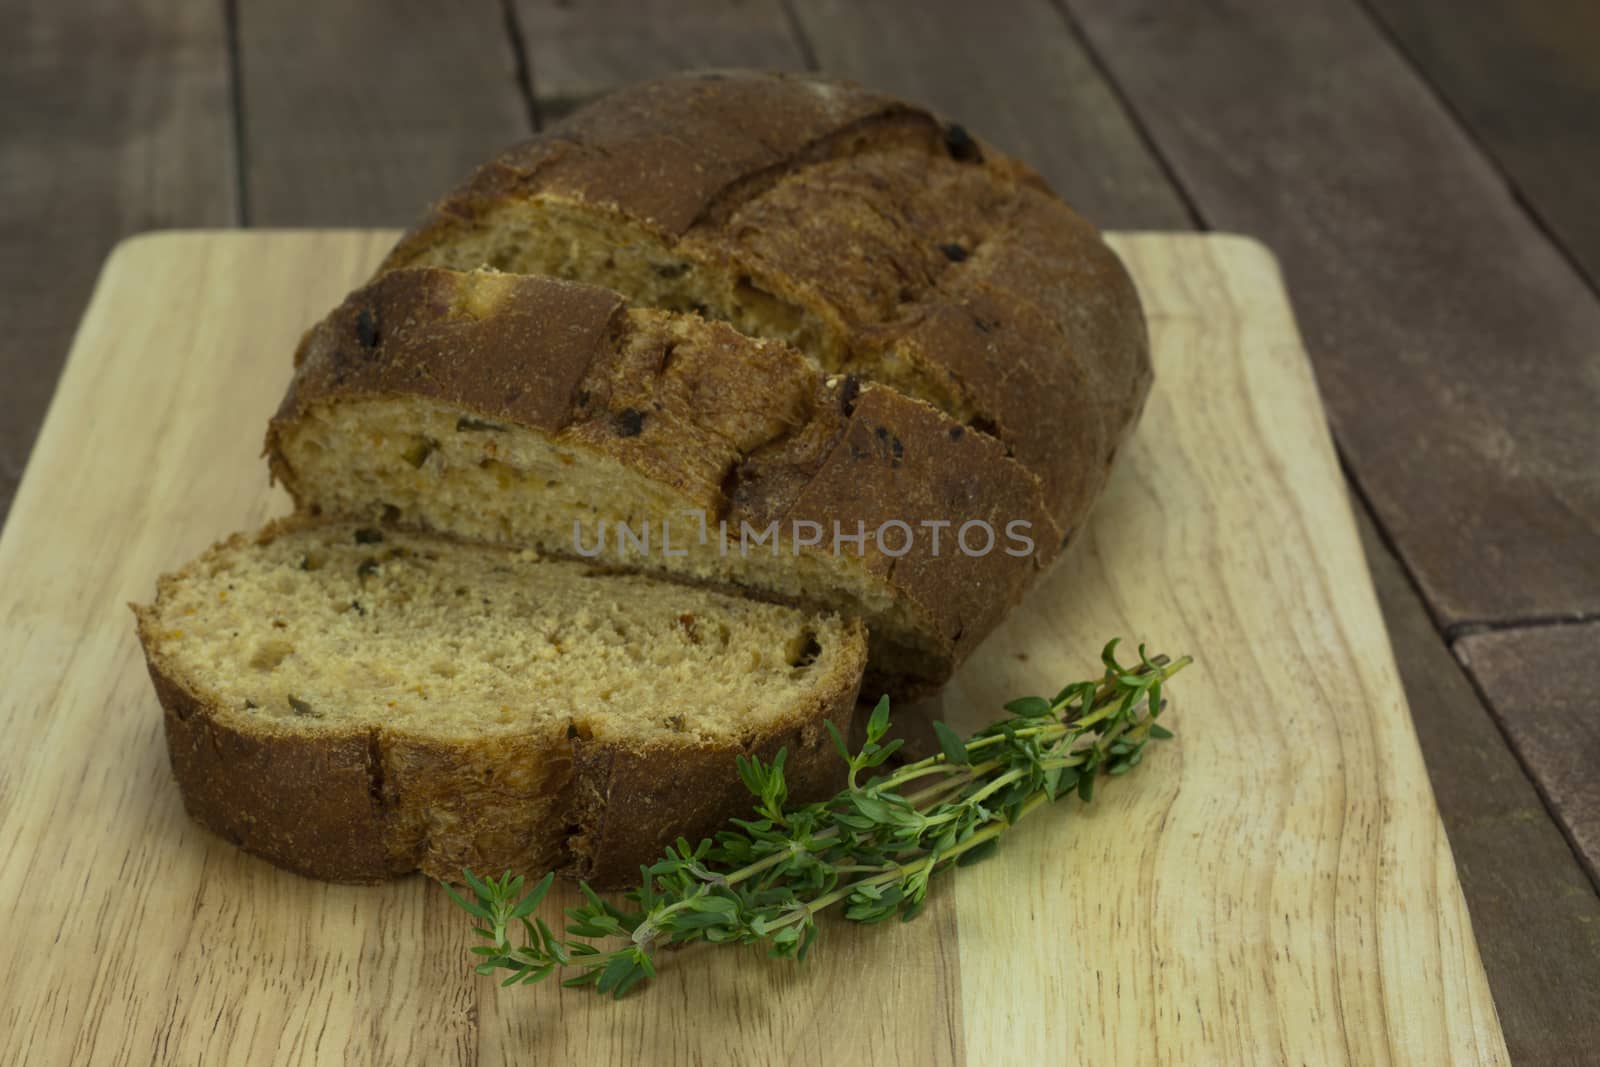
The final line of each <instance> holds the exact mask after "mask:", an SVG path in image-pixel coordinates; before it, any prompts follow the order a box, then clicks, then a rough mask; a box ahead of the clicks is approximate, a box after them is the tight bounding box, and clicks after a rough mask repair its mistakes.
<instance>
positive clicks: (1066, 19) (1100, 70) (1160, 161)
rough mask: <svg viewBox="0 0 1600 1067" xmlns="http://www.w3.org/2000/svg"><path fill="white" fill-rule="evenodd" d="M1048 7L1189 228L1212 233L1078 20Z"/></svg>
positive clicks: (1058, 4)
mask: <svg viewBox="0 0 1600 1067" xmlns="http://www.w3.org/2000/svg"><path fill="white" fill-rule="evenodd" d="M1049 4H1050V6H1051V7H1052V8H1054V9H1055V12H1056V14H1057V15H1058V16H1060V18H1061V22H1062V24H1063V25H1064V26H1065V27H1066V29H1067V33H1069V34H1070V35H1071V36H1072V39H1073V40H1074V41H1076V42H1077V44H1078V47H1079V48H1081V49H1082V50H1083V54H1084V56H1085V57H1086V58H1087V59H1088V60H1089V66H1090V67H1092V68H1093V69H1094V72H1095V73H1096V74H1098V75H1099V76H1100V80H1101V81H1103V82H1105V84H1106V89H1107V90H1108V91H1109V92H1110V93H1111V98H1112V99H1113V100H1115V101H1116V102H1117V106H1118V107H1119V108H1120V109H1121V110H1122V115H1123V117H1124V118H1125V119H1127V122H1128V125H1129V127H1131V128H1132V130H1133V132H1134V136H1136V137H1138V138H1139V141H1140V143H1141V144H1143V145H1144V148H1145V151H1147V152H1149V153H1150V158H1151V160H1152V161H1154V163H1155V165H1156V169H1157V170H1158V171H1160V173H1161V176H1162V177H1163V178H1165V179H1166V180H1167V184H1169V185H1171V186H1172V194H1173V195H1174V196H1176V197H1177V198H1178V204H1179V205H1180V206H1181V207H1182V208H1183V210H1184V212H1185V213H1186V214H1187V215H1188V216H1189V224H1190V225H1191V226H1192V227H1193V228H1194V229H1195V230H1197V231H1199V232H1201V233H1214V232H1216V231H1215V229H1214V228H1213V227H1212V226H1211V224H1210V223H1208V222H1207V221H1206V218H1205V215H1204V213H1203V212H1201V210H1200V205H1199V204H1197V203H1195V200H1194V197H1193V196H1192V195H1191V194H1190V192H1189V189H1188V187H1187V186H1185V185H1184V184H1183V180H1182V179H1181V178H1179V177H1178V172H1177V170H1176V169H1175V168H1174V167H1173V165H1172V161H1171V160H1169V159H1168V158H1167V157H1166V155H1165V154H1164V153H1162V151H1161V146H1160V145H1158V144H1157V143H1156V139H1155V136H1154V135H1153V134H1152V133H1151V132H1150V128H1149V127H1148V126H1147V125H1146V124H1145V121H1144V119H1143V118H1142V117H1140V115H1139V111H1138V109H1137V108H1135V107H1134V106H1133V101H1132V100H1130V99H1128V94H1127V93H1126V92H1125V91H1124V90H1123V88H1122V83H1120V82H1118V81H1117V79H1116V78H1115V77H1113V76H1112V73H1111V68H1110V66H1108V65H1107V63H1106V61H1105V57H1104V56H1102V55H1101V54H1100V50H1099V49H1097V48H1095V46H1094V42H1093V41H1091V40H1089V35H1088V34H1086V33H1084V32H1083V27H1082V26H1080V25H1078V20H1077V19H1075V18H1073V17H1072V12H1071V11H1069V10H1067V5H1066V3H1065V0H1049ZM1091 221H1093V220H1091Z"/></svg>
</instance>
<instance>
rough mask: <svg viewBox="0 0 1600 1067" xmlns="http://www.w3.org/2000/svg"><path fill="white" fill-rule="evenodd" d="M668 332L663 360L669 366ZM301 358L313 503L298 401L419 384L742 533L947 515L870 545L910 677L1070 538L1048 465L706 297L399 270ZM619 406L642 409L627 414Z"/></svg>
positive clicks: (1023, 584)
mask: <svg viewBox="0 0 1600 1067" xmlns="http://www.w3.org/2000/svg"><path fill="white" fill-rule="evenodd" d="M464 308H471V309H472V311H471V312H470V313H468V312H466V311H463V310H462V309H464ZM668 346H671V347H672V349H673V352H674V358H673V362H672V369H671V371H670V372H660V371H658V370H657V367H658V366H659V364H660V361H661V358H660V356H659V353H660V352H662V351H663V350H664V349H665V348H666V347H668ZM297 362H298V365H299V366H298V370H297V372H296V375H295V378H294V380H293V382H292V383H291V385H290V388H289V391H288V394H287V395H286V396H285V397H284V400H283V403H282V405H281V407H280V408H279V411H278V414H277V415H276V416H275V417H274V419H273V421H272V424H271V426H270V427H269V430H268V434H267V444H266V448H267V452H268V455H269V458H270V463H271V466H272V470H273V473H274V476H275V477H276V478H277V479H278V480H280V481H281V482H282V483H283V484H284V486H285V487H286V488H287V489H288V490H289V492H290V494H291V495H292V496H294V498H295V500H296V502H297V504H299V505H300V506H301V507H302V508H305V507H308V506H310V505H311V503H312V502H313V496H314V494H313V492H312V490H311V489H310V488H309V487H307V486H305V485H303V484H302V482H301V479H300V478H299V476H298V474H297V472H296V471H295V469H294V467H293V465H292V463H291V462H290V459H289V456H288V454H287V451H286V449H285V446H284V440H285V437H286V435H288V434H289V433H291V432H292V430H293V428H294V427H295V426H296V424H297V422H298V420H299V419H300V418H301V417H302V416H304V415H305V413H306V412H308V411H309V410H311V409H312V408H314V407H318V406H325V405H333V404H339V403H348V402H359V401H362V400H370V399H376V398H386V397H397V396H398V397H404V396H414V397H428V398H432V399H436V400H440V401H444V402H446V403H448V404H450V405H452V406H453V407H455V408H459V409H460V410H462V411H463V412H464V413H466V414H469V415H472V416H475V417H477V418H481V419H485V420H489V421H492V422H495V423H498V424H505V425H515V426H517V427H519V428H523V429H527V430H532V431H535V432H539V433H544V434H547V435H550V436H552V437H556V438H557V439H559V440H560V442H561V443H562V446H563V447H565V448H570V449H575V450H578V449H581V450H587V451H591V452H594V453H599V454H602V455H605V456H608V457H610V458H611V459H613V460H616V461H618V462H620V463H622V464H624V465H627V466H629V467H632V468H633V469H635V470H637V471H639V472H640V473H641V474H643V475H644V476H646V477H648V478H651V479H654V480H656V481H659V482H664V483H666V484H669V485H672V486H673V487H674V488H675V489H677V490H678V491H679V493H680V494H681V495H682V497H683V499H684V500H685V502H686V506H691V507H699V508H701V509H703V511H704V513H705V514H707V515H708V517H709V518H710V520H711V521H713V522H714V521H716V520H718V519H726V520H727V522H728V527H729V529H731V530H734V531H736V532H737V531H738V530H739V529H740V523H741V522H745V521H748V522H750V524H751V525H752V526H753V527H755V528H757V529H761V528H764V527H765V526H766V525H767V523H769V522H771V521H773V520H777V521H778V522H779V524H780V528H783V529H791V528H794V526H795V524H800V523H815V524H818V526H820V528H821V529H822V530H823V531H824V536H825V537H827V538H830V539H831V536H832V530H833V523H835V522H837V523H839V525H840V528H841V530H842V531H843V532H844V533H846V534H851V533H853V532H855V531H856V530H857V529H858V528H864V529H865V530H868V531H872V530H877V529H878V528H879V526H880V524H882V523H884V522H886V521H889V520H899V521H901V522H904V523H907V524H909V526H911V527H912V528H913V529H915V530H921V529H922V527H921V526H920V524H921V523H923V522H925V521H926V522H939V521H945V522H951V523H953V524H955V525H952V526H951V527H950V528H949V529H948V530H947V531H946V533H945V534H944V535H943V540H942V543H941V544H939V545H938V546H935V544H934V539H933V537H932V536H929V535H927V534H922V535H919V536H918V537H917V538H916V539H915V541H914V542H913V546H912V549H911V551H910V552H909V554H907V555H905V556H902V557H892V556H889V555H885V554H883V553H881V552H879V551H878V549H877V546H876V545H868V546H867V547H866V549H865V555H864V557H863V559H862V562H861V564H860V565H861V566H862V567H864V568H865V569H866V570H867V571H868V572H870V573H872V574H874V575H878V576H881V577H882V578H883V579H884V580H885V581H886V582H887V583H888V584H889V586H890V587H891V588H892V589H893V590H894V592H895V594H896V596H898V597H900V598H901V599H902V600H903V601H904V602H905V603H906V604H907V605H908V606H909V607H910V609H911V610H912V612H913V613H914V615H915V616H916V617H917V618H919V619H920V620H921V626H922V627H923V631H924V633H923V637H924V642H925V648H924V650H923V651H924V652H925V656H926V662H925V663H924V664H923V665H922V668H921V669H920V670H919V671H918V672H917V675H916V676H914V677H913V676H909V675H905V674H901V673H888V674H886V675H884V676H882V677H875V679H874V680H875V682H878V683H882V684H884V685H885V686H886V687H887V688H890V689H892V690H893V691H894V692H895V693H896V694H897V695H899V696H904V695H907V694H909V693H912V692H914V691H916V690H918V689H921V688H925V687H926V686H927V685H928V684H930V683H931V684H937V683H939V682H942V681H943V680H944V679H945V678H946V677H948V675H949V674H950V673H951V672H952V671H953V670H954V668H955V667H956V666H957V665H959V664H960V662H961V661H962V660H963V659H964V658H965V657H966V656H967V655H968V654H969V653H970V652H971V650H972V649H973V648H975V647H977V645H978V643H979V642H981V641H982V639H983V638H984V637H985V636H986V635H987V634H988V633H989V632H990V631H991V630H992V629H993V628H994V627H995V626H996V625H998V624H999V622H1000V620H1001V619H1002V618H1003V617H1004V615H1005V613H1006V612H1007V611H1009V610H1010V608H1011V607H1012V606H1013V605H1014V604H1016V603H1017V602H1018V601H1019V600H1020V599H1021V598H1022V596H1023V594H1024V593H1025V592H1026V591H1027V589H1028V588H1029V587H1030V586H1031V585H1032V583H1033V581H1034V580H1035V578H1036V577H1037V575H1038V574H1039V572H1040V571H1041V570H1042V569H1043V568H1045V567H1047V566H1048V565H1049V564H1050V563H1051V562H1052V561H1053V560H1054V559H1055V557H1056V555H1057V553H1058V552H1059V550H1060V548H1061V544H1062V540H1063V536H1062V533H1063V532H1062V531H1061V530H1060V528H1059V527H1058V526H1057V525H1056V524H1055V522H1054V520H1053V518H1052V517H1051V516H1050V514H1049V512H1048V509H1047V508H1046V506H1045V503H1044V498H1043V493H1042V489H1041V487H1040V485H1039V483H1038V480H1037V479H1036V478H1035V477H1034V476H1033V475H1032V474H1031V473H1029V472H1028V471H1027V470H1026V469H1024V468H1023V467H1022V466H1021V465H1020V464H1018V463H1017V462H1015V461H1014V460H1013V459H1011V458H1009V457H1008V456H1007V455H1006V454H1005V449H1004V447H1003V446H1002V445H1001V444H1000V443H999V442H998V441H996V440H994V439H993V438H991V437H988V436H987V435H984V434H981V433H974V432H971V431H969V430H968V429H967V428H966V427H964V426H962V424H960V423H959V422H956V421H954V420H952V419H950V418H949V417H948V416H946V415H944V414H942V413H940V412H939V411H937V410H935V409H934V408H932V407H930V406H929V405H927V404H925V403H922V402H920V401H917V400H913V399H911V398H909V397H906V396H903V395H901V394H900V393H898V392H896V391H894V390H892V389H889V388H887V387H883V386H867V387H861V386H860V384H859V383H857V382H855V381H854V380H852V379H841V378H832V379H826V380H825V379H824V378H823V376H822V375H820V374H819V373H817V372H816V371H815V370H813V369H812V368H810V367H809V365H807V364H806V363H805V362H804V361H803V360H801V359H800V358H799V356H798V355H796V354H795V353H793V352H792V351H791V350H789V349H787V348H785V347H784V346H782V345H781V344H778V343H776V342H761V341H753V340H751V339H749V338H746V337H743V336H741V335H740V334H738V333H737V332H736V331H734V330H733V329H731V328H730V327H728V326H726V325H723V324H721V323H709V322H705V321H703V320H700V319H699V318H697V317H695V316H690V315H673V314H669V313H665V312H653V311H627V310H625V309H624V308H623V307H622V305H621V303H620V300H619V299H618V298H616V296H615V295H614V294H612V293H610V292H609V291H607V290H602V289H596V288H594V287H590V286H582V285H577V284H574V283H570V282H561V281H555V280H552V279H547V278H540V277H531V276H523V275H502V274H494V273H483V272H475V273H460V272H455V271H447V270H442V269H437V268H425V269H416V270H398V271H392V272H389V273H387V274H384V275H381V276H380V277H379V278H378V279H377V280H375V281H374V282H372V283H371V284H369V285H367V286H366V287H365V288H362V289H359V290H357V291H356V292H354V293H352V294H351V295H350V296H349V298H347V299H346V301H345V302H344V304H343V305H341V306H340V307H339V308H337V309H335V310H334V311H333V312H332V313H331V314H330V315H329V316H328V317H327V318H326V319H324V320H323V322H321V323H320V324H318V325H317V326H316V327H314V328H313V329H312V330H311V331H309V332H308V333H307V335H306V338H305V340H304V341H303V342H302V344H301V348H300V353H299V355H298V357H297ZM535 383H536V384H537V386H538V387H537V388H534V387H533V385H534V384H535ZM558 401H559V402H558ZM625 412H643V413H645V414H643V415H642V416H640V421H639V422H638V424H636V425H630V424H628V423H627V421H626V420H624V419H623V418H622V417H621V416H622V415H623V413H625ZM977 519H981V520H984V521H986V522H989V523H990V524H991V526H992V527H993V528H994V529H995V530H996V531H997V532H998V533H999V534H1001V535H1002V536H1003V534H1004V531H1005V529H1006V526H1007V524H1008V523H1010V522H1012V521H1024V522H1027V523H1028V524H1029V527H1028V529H1029V530H1030V531H1031V533H1030V535H1029V536H1030V537H1031V539H1032V540H1033V542H1034V546H1035V547H1034V551H1033V553H1032V554H1030V555H1021V556H1015V555H1010V554H1008V553H1006V552H1005V551H1004V550H1003V548H996V550H994V551H990V552H988V553H986V554H983V555H967V554H966V553H964V552H962V551H960V549H959V547H958V545H957V543H956V540H955V538H956V536H957V526H958V525H959V524H960V523H963V522H966V521H970V520H977ZM858 524H859V527H858ZM807 529H815V527H807ZM846 550H847V551H855V549H853V548H851V547H849V545H848V544H847V545H846Z"/></svg>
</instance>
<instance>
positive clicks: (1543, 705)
mask: <svg viewBox="0 0 1600 1067" xmlns="http://www.w3.org/2000/svg"><path fill="white" fill-rule="evenodd" d="M1455 648H1456V654H1457V655H1458V656H1460V657H1461V662H1462V663H1464V664H1466V666H1467V669H1468V670H1469V671H1471V672H1472V676H1473V678H1475V679H1477V682H1478V685H1479V686H1480V687H1482V689H1483V693H1484V696H1486V697H1487V698H1488V699H1489V701H1490V703H1491V704H1492V705H1493V707H1494V709H1495V715H1496V717H1497V718H1498V719H1499V720H1500V725H1501V726H1502V727H1503V728H1504V729H1505V732H1506V735H1507V736H1508V737H1510V738H1511V744H1512V746H1513V747H1514V748H1515V749H1516V751H1517V755H1518V756H1520V757H1521V758H1522V762H1523V763H1524V764H1525V765H1526V766H1527V767H1528V768H1529V770H1530V771H1531V772H1532V773H1533V775H1534V778H1535V780H1536V781H1537V782H1538V783H1539V788H1540V789H1541V790H1542V791H1543V792H1544V795H1545V798H1546V799H1547V800H1548V801H1549V804H1550V808H1551V810H1552V811H1554V812H1555V815H1556V818H1557V819H1559V820H1560V822H1561V826H1562V828H1563V829H1564V830H1565V831H1566V834H1567V836H1568V837H1569V838H1570V839H1571V841H1572V844H1573V847H1574V848H1575V849H1576V850H1577V852H1578V855H1579V856H1580V857H1581V858H1582V860H1583V863H1584V865H1585V867H1587V869H1588V872H1589V877H1590V878H1591V879H1593V880H1594V884H1595V885H1596V886H1600V776H1597V775H1596V773H1595V768H1597V767H1600V716H1597V715H1596V714H1595V711H1596V707H1597V702H1596V696H1595V694H1597V693H1600V660H1597V659H1596V655H1595V654H1596V652H1600V622H1590V623H1583V624H1581V625H1576V626H1539V627H1529V628H1526V629H1516V630H1500V631H1490V632H1487V633H1476V634H1468V635H1467V636H1465V637H1463V638H1461V639H1460V640H1459V641H1457V642H1456V645H1455ZM1595 948H1596V958H1600V931H1597V932H1596V935H1595ZM1592 1003H1600V996H1597V997H1596V999H1595V1000H1594V1001H1593V1002H1592Z"/></svg>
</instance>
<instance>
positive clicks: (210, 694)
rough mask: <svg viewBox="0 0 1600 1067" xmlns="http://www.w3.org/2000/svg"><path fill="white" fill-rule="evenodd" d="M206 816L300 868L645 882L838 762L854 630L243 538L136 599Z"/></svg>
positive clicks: (709, 595)
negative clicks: (742, 771) (781, 784)
mask: <svg viewBox="0 0 1600 1067" xmlns="http://www.w3.org/2000/svg"><path fill="white" fill-rule="evenodd" d="M136 611H137V614H138V624H139V635H140V638H141V639H142V641H143V642H144V647H145V654H146V656H147V658H148V662H149V667H150V675H151V677H152V678H153V679H154V681H155V687H156V692H157V693H158V694H159V696H160V698H161V703H162V705H163V706H164V708H165V711H166V726H167V738H168V743H169V748H170V751H171V756H172V767H173V770H174V772H175V773H176V775H177V779H178V784H179V786H180V787H181V789H182V791H183V796H184V802H185V804H186V805H187V807H188V810H189V812H190V813H191V814H192V815H193V816H194V817H195V818H196V819H198V820H199V821H200V822H201V823H203V824H204V825H206V826H208V827H210V828H211V829H213V830H215V831H216V832H217V833H219V834H221V835H222V836H224V837H226V838H228V839H229V840H232V841H234V842H236V843H238V844H239V845H241V846H243V847H244V848H246V849H247V850H249V851H251V852H255V853H258V854H260V855H262V856H265V857H266V858H268V859H270V860H272V861H273V862H275V863H278V864H281V865H282V866H285V867H289V868H291V869H293V870H297V871H301V872H303V873H306V874H310V875H314V876H316V877H319V878H327V879H332V880H336V881H355V882H366V881H375V880H379V879H383V878H388V877H392V876H395V875H397V874H402V873H405V872H407V871H412V870H417V869H421V870H423V871H425V872H426V873H428V874H430V875H434V876H436V877H450V878H455V877H459V872H460V870H461V868H462V867H463V866H471V867H474V868H478V869H481V870H485V871H489V872H499V871H501V870H505V869H511V870H518V871H528V872H535V873H542V872H543V871H547V870H560V871H562V872H564V873H568V874H573V875H577V876H580V877H584V878H587V879H589V880H590V881H591V882H593V883H595V884H598V885H611V884H616V883H621V882H626V881H628V880H630V879H632V878H636V877H637V875H638V868H639V865H640V864H641V863H645V864H648V863H650V862H652V861H653V860H654V859H655V858H656V857H657V856H658V855H659V854H660V851H661V848H662V847H663V846H664V845H665V844H667V843H668V842H670V841H673V840H675V839H676V838H677V837H678V836H679V835H684V836H687V837H688V838H690V839H691V840H696V841H698V840H699V838H700V837H702V836H705V835H707V834H709V833H711V832H712V831H713V830H714V829H715V828H716V827H718V826H719V825H721V824H722V823H723V822H724V821H725V820H726V819H727V818H728V817H729V816H730V815H735V814H741V813H746V812H748V811H750V810H751V808H752V806H753V801H752V800H751V798H750V797H749V794H748V793H747V792H746V791H745V789H744V786H743V785H742V784H741V783H740V781H739V779H738V777H737V775H736V774H735V773H734V757H735V756H736V755H738V754H740V753H752V752H753V753H757V754H759V755H760V756H762V758H764V759H767V760H771V759H772V758H774V757H775V755H776V753H777V750H778V749H779V748H780V747H781V748H785V749H786V750H787V757H786V764H785V775H786V778H787V780H788V782H789V788H790V790H791V793H792V794H794V795H796V796H797V797H798V798H800V799H818V798H819V797H821V796H825V795H829V794H831V793H832V792H833V791H834V790H835V789H837V788H838V787H839V786H840V784H841V775H842V769H843V763H842V761H841V760H840V759H839V758H838V756H837V754H836V753H835V752H834V750H833V746H832V743H831V742H830V740H829V738H828V736H827V732H826V729H825V727H824V723H825V722H827V721H832V722H833V723H835V724H836V725H837V726H838V727H839V728H841V729H846V730H847V729H848V726H849V716H850V714H851V711H852V709H853V706H854V703H855V699H856V690H857V686H858V684H859V682H860V678H861V670H862V664H863V662H864V660H865V655H866V645H865V633H864V629H863V627H862V625H861V623H860V622H859V621H855V620H849V621H846V620H841V619H840V618H839V617H838V616H834V615H814V614H807V613H804V612H801V611H798V610H796V609H793V608H788V607H783V606H780V605H773V604H766V603H760V602H756V601H753V600H748V599H740V598H734V597H728V596H724V595H722V594H719V593H715V592H711V591H707V590H696V589H685V588H682V587H679V586H674V585H669V584H666V583H662V582H657V581H653V580H651V579H648V578H644V577H640V576H630V575H619V574H614V573H606V572H604V571H601V570H596V569H594V568H591V567H589V566H587V565H584V564H581V563H572V562H558V561H551V560H545V559H540V558H538V557H537V556H536V555H535V554H533V553H530V552H525V551H524V552H518V551H514V550H510V549H501V548H494V547H488V546H475V545H466V544H460V543H455V542H450V541H446V540H442V539H438V538H433V537H427V536H422V535H417V534H412V533H406V532H403V531H399V530H394V529H385V530H380V529H375V528H368V527H362V526H358V525H355V524H352V523H349V522H323V521H311V520H305V519H300V520H290V521H287V522H285V523H281V524H278V525H274V526H270V527H268V528H267V529H266V530H265V531H263V532H262V533H261V534H259V535H258V536H256V537H248V538H247V537H243V536H236V537H234V538H233V539H232V540H230V541H227V542H225V543H223V544H220V545H218V546H216V547H215V548H213V549H211V550H210V551H209V552H207V553H205V554H204V555H203V556H201V557H200V558H199V559H197V560H195V561H194V562H193V563H191V564H190V565H189V566H188V567H186V568H184V569H183V570H182V571H180V572H179V573H177V574H174V575H169V576H167V577H164V578H162V579H161V581H160V584H159V587H158V593H157V597H156V601H155V603H154V604H153V605H150V606H147V607H141V608H137V609H136Z"/></svg>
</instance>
